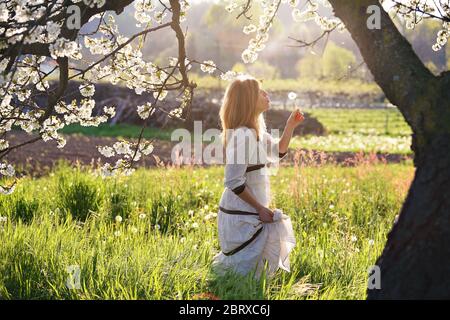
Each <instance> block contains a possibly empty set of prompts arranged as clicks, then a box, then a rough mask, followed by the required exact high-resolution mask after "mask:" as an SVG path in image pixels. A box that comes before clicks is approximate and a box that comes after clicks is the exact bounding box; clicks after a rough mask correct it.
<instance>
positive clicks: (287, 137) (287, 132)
mask: <svg viewBox="0 0 450 320" xmlns="http://www.w3.org/2000/svg"><path fill="white" fill-rule="evenodd" d="M304 119H305V118H304V117H303V114H302V113H301V112H300V110H298V109H296V110H294V111H292V113H291V115H290V116H289V119H288V120H287V121H286V127H285V128H284V131H283V135H282V136H281V139H280V142H279V144H278V148H279V152H280V153H285V152H287V151H288V148H289V143H290V142H291V138H292V134H293V133H294V129H295V128H296V127H297V126H298V125H299V124H300V123H301V122H302V121H303V120H304Z"/></svg>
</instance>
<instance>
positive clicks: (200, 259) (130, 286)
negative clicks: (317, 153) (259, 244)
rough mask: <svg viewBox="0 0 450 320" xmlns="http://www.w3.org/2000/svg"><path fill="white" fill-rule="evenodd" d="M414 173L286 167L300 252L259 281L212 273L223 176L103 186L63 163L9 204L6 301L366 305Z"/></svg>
mask: <svg viewBox="0 0 450 320" xmlns="http://www.w3.org/2000/svg"><path fill="white" fill-rule="evenodd" d="M413 174H414V168H413V167H412V165H411V164H382V163H368V162H361V163H359V164H358V165H357V166H354V167H340V166H336V165H329V164H321V165H320V164H318V165H307V164H306V163H300V164H296V165H293V166H290V167H283V168H281V169H280V170H279V172H278V174H277V175H274V176H272V177H271V179H272V192H273V205H272V207H278V208H281V209H282V210H283V211H284V212H285V213H286V214H288V215H289V216H290V217H291V219H292V221H293V226H294V231H295V234H296V239H297V245H296V247H295V248H294V251H293V253H292V254H291V257H290V261H291V272H290V273H286V272H284V271H282V270H278V271H277V275H276V276H275V277H274V278H273V279H265V278H262V279H261V280H260V281H256V280H253V279H251V276H247V277H240V276H237V275H234V274H229V275H227V276H225V277H223V276H222V277H220V276H217V275H215V274H214V273H213V272H211V270H210V263H211V259H212V257H213V255H214V254H215V253H217V252H218V251H219V244H218V238H217V227H216V217H217V206H218V201H219V199H220V196H221V193H222V191H223V185H222V179H223V167H209V168H198V167H184V168H181V169H180V168H165V169H163V168H160V169H138V170H137V171H136V172H135V173H134V174H133V175H131V176H128V177H115V178H102V177H100V176H97V175H96V174H95V171H93V170H91V169H90V168H87V167H77V168H75V169H74V168H71V167H68V166H67V165H64V164H61V165H60V166H58V168H56V169H55V170H54V171H53V172H52V173H51V174H50V175H47V176H43V177H40V178H32V177H25V178H22V179H21V180H20V181H19V183H18V185H17V188H16V190H15V192H14V193H13V194H11V195H9V196H4V195H2V196H1V197H0V212H1V216H2V218H1V219H0V241H1V242H2V245H1V246H0V298H1V299H19V298H20V299H207V298H211V297H213V298H219V299H364V298H365V292H366V288H367V270H368V268H369V267H370V266H371V265H373V264H374V263H375V260H376V258H377V256H378V255H379V254H380V253H381V251H382V249H383V246H384V243H385V240H386V236H387V233H388V231H389V230H390V228H391V227H392V225H393V224H394V221H395V219H396V215H397V214H398V213H399V211H400V208H401V205H402V203H403V200H404V198H405V196H406V192H407V190H408V188H409V185H410V182H411V179H412V177H413ZM74 268H75V269H74ZM73 270H78V271H79V274H78V275H79V277H78V279H79V282H77V281H75V278H74V277H72V278H71V275H73V272H72V271H73ZM68 284H69V285H68ZM73 284H76V287H75V288H74V287H73ZM71 285H72V286H71Z"/></svg>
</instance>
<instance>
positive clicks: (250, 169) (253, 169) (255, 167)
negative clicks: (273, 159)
mask: <svg viewBox="0 0 450 320" xmlns="http://www.w3.org/2000/svg"><path fill="white" fill-rule="evenodd" d="M265 166H266V164H265V163H262V164H257V165H254V166H249V167H247V169H246V170H245V172H250V171H255V170H258V169H261V168H264V167H265Z"/></svg>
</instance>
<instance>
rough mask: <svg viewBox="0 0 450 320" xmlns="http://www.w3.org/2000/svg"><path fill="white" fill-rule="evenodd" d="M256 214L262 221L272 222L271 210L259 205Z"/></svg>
mask: <svg viewBox="0 0 450 320" xmlns="http://www.w3.org/2000/svg"><path fill="white" fill-rule="evenodd" d="M258 214H259V219H260V220H261V221H262V222H273V212H272V210H270V209H269V208H266V207H261V208H260V209H258Z"/></svg>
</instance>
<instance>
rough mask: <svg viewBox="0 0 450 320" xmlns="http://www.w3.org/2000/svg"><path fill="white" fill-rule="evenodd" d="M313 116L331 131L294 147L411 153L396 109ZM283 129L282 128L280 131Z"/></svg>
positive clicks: (159, 133) (105, 129)
mask: <svg viewBox="0 0 450 320" xmlns="http://www.w3.org/2000/svg"><path fill="white" fill-rule="evenodd" d="M302 110H303V111H305V112H308V113H311V115H312V116H313V117H316V118H317V119H318V120H319V121H320V122H321V123H322V124H323V125H324V126H325V128H326V129H327V131H328V135H327V136H314V135H307V136H296V137H295V138H294V139H293V141H292V143H291V145H290V147H291V148H294V149H295V148H302V149H306V150H320V151H352V152H358V151H364V152H383V153H396V154H411V153H412V152H411V149H410V145H411V129H410V127H409V126H408V124H407V123H406V122H405V120H404V119H403V116H402V115H401V113H400V112H399V111H398V109H396V108H389V109H338V108H314V109H312V108H302ZM280 129H282V128H280ZM140 130H141V128H140V127H139V126H135V125H127V124H119V125H114V126H110V125H107V124H106V125H105V124H104V125H100V126H98V127H81V126H77V125H71V126H68V127H66V128H64V129H63V132H64V133H67V134H72V133H80V134H84V135H92V136H107V137H124V138H137V137H138V136H139V133H140ZM170 135H171V130H170V129H164V130H159V129H156V128H151V127H150V128H146V129H145V131H144V138H147V139H151V138H156V139H161V140H170Z"/></svg>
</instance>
